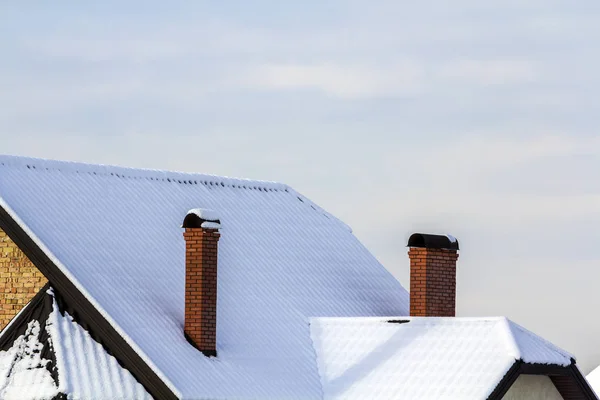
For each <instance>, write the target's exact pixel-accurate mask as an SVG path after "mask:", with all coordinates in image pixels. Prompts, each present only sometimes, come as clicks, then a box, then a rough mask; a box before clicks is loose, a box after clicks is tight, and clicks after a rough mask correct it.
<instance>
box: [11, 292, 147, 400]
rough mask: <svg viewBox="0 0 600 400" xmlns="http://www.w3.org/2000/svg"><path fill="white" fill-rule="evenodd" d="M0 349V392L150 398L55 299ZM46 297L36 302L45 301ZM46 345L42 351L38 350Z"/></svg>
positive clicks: (106, 399)
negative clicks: (18, 334)
mask: <svg viewBox="0 0 600 400" xmlns="http://www.w3.org/2000/svg"><path fill="white" fill-rule="evenodd" d="M48 296H51V297H52V299H51V302H50V303H49V304H51V310H42V311H41V312H39V313H36V316H37V317H38V318H40V319H41V320H37V319H32V320H31V321H29V322H27V328H26V329H25V331H24V334H23V335H21V336H19V337H18V338H16V339H15V340H14V342H13V344H12V346H11V347H10V348H9V349H7V350H6V351H0V371H1V372H2V373H0V398H2V399H19V400H24V399H51V398H54V397H55V396H57V395H58V394H63V395H66V396H67V397H68V398H69V399H82V400H95V399H97V400H113V399H124V400H125V399H140V400H144V399H148V400H149V399H151V396H150V395H149V394H148V393H147V392H146V390H145V389H144V388H143V386H142V385H140V384H139V383H138V382H137V381H136V379H135V378H134V377H133V376H132V375H131V373H130V372H129V371H127V370H126V369H124V368H122V367H121V366H120V365H119V363H118V362H117V360H116V359H115V358H114V357H113V356H111V355H110V354H108V353H107V352H106V350H105V349H104V348H103V347H102V345H101V344H100V343H98V342H96V341H95V340H94V339H93V338H92V337H91V335H90V333H89V332H88V331H86V330H85V329H83V328H82V327H81V326H80V325H79V324H78V323H77V322H76V321H74V320H73V318H72V317H71V316H70V315H69V314H68V312H66V311H64V310H60V309H59V307H58V304H57V302H56V301H55V298H54V294H53V290H52V289H49V290H48ZM46 304H47V303H46V302H39V303H38V306H39V307H42V308H43V307H45V306H46ZM44 348H47V349H48V351H42V350H43V349H44Z"/></svg>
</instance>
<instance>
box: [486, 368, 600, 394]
mask: <svg viewBox="0 0 600 400" xmlns="http://www.w3.org/2000/svg"><path fill="white" fill-rule="evenodd" d="M521 374H527V375H544V376H548V377H549V378H550V380H551V381H552V383H553V384H554V387H556V390H558V392H559V393H560V395H561V396H562V397H563V399H565V400H597V399H598V397H597V396H596V394H595V393H594V391H593V390H592V388H591V387H590V385H589V384H588V382H587V381H586V380H585V378H584V377H583V375H581V372H580V371H579V368H577V365H576V364H575V360H574V359H571V365H569V366H566V367H565V366H561V365H555V364H533V363H526V362H523V360H517V361H515V363H514V364H513V366H512V367H511V368H510V369H509V370H508V372H507V373H506V374H505V375H504V378H502V380H501V381H500V383H498V385H497V386H496V388H495V389H494V391H493V392H492V394H491V395H490V396H489V397H488V400H501V399H502V398H503V397H504V395H505V394H506V393H507V392H508V390H509V389H510V388H511V387H512V385H513V384H514V383H515V381H516V380H517V379H518V378H519V376H521Z"/></svg>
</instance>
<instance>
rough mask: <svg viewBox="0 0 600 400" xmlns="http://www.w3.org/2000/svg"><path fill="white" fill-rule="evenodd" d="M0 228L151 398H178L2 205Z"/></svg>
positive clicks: (0, 209) (0, 207) (0, 208)
mask: <svg viewBox="0 0 600 400" xmlns="http://www.w3.org/2000/svg"><path fill="white" fill-rule="evenodd" d="M0 229H2V230H3V231H4V232H5V233H6V234H7V235H8V236H9V237H10V238H11V240H12V241H13V242H15V244H16V245H17V246H18V247H19V249H20V250H21V251H22V252H23V253H24V254H25V255H26V256H27V258H29V260H30V261H31V262H32V263H33V264H34V265H35V266H36V268H37V269H38V270H39V271H40V272H41V273H42V274H44V276H45V277H46V278H47V279H48V281H50V284H51V285H52V286H53V287H54V288H56V289H57V290H58V291H59V292H60V293H61V295H62V297H63V298H64V299H65V302H67V303H68V304H69V305H70V306H71V307H72V308H73V309H74V310H75V311H77V313H78V315H79V318H81V319H82V320H83V321H84V322H85V323H86V324H87V325H88V326H89V327H90V328H91V329H92V330H93V331H94V332H95V333H96V335H97V336H98V338H99V339H100V340H101V342H102V343H103V344H104V345H105V346H106V348H107V349H108V350H109V351H110V352H111V353H112V355H113V356H114V357H115V358H116V359H117V360H118V361H119V363H120V364H121V365H122V366H123V367H124V368H126V369H127V370H129V372H131V374H132V375H133V376H134V377H135V378H136V379H137V381H138V382H140V384H141V385H142V386H144V388H145V389H146V391H147V392H148V393H149V394H150V395H151V396H152V397H154V398H156V399H177V398H178V397H177V396H176V395H175V393H173V391H172V390H171V389H170V388H169V387H168V386H167V385H166V384H165V383H164V382H163V381H162V379H160V378H159V376H158V375H157V374H156V373H155V372H154V371H153V370H152V368H150V367H149V366H148V364H146V362H145V361H144V360H143V359H142V358H141V357H140V356H139V354H137V352H136V351H135V350H134V349H133V348H132V347H131V346H130V345H129V344H128V343H127V342H126V341H125V339H123V337H122V336H121V335H120V334H119V333H118V332H117V331H116V330H115V328H114V327H113V326H112V325H111V324H110V323H109V322H108V321H107V320H106V318H104V316H102V314H101V313H100V312H99V311H98V310H97V309H96V307H94V305H93V304H92V303H91V302H90V301H89V300H88V299H87V298H86V297H85V296H84V295H83V293H81V291H79V289H77V287H76V286H75V285H74V284H73V282H71V281H70V280H69V279H68V278H67V277H66V276H65V274H64V273H63V272H62V271H61V270H60V269H59V268H58V266H57V265H56V264H54V262H53V261H52V260H51V259H50V257H48V255H47V254H46V253H44V251H43V250H42V249H40V247H39V246H38V245H37V244H36V243H35V242H34V241H33V239H32V238H31V237H29V235H28V234H27V233H26V232H25V231H24V230H23V228H22V227H21V226H20V225H19V224H18V223H17V222H16V221H15V220H14V219H13V218H12V216H11V215H10V214H9V213H8V212H7V211H6V210H5V209H4V207H2V206H0Z"/></svg>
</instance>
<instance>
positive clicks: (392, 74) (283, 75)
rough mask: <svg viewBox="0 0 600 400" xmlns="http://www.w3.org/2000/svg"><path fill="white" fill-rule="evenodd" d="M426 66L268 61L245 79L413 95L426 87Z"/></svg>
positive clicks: (334, 92) (254, 83)
mask: <svg viewBox="0 0 600 400" xmlns="http://www.w3.org/2000/svg"><path fill="white" fill-rule="evenodd" d="M424 77H425V75H424V71H423V68H422V67H421V66H420V65H419V64H418V63H415V62H410V61H407V62H401V63H396V64H394V65H393V66H389V67H383V68H382V67H380V66H378V67H373V66H367V65H352V64H351V65H343V64H335V63H322V64H313V65H310V64H268V65H262V66H259V67H255V68H251V69H250V71H249V73H248V74H247V75H246V76H245V77H244V78H242V79H244V80H245V81H246V83H247V84H248V86H250V87H253V88H257V89H276V90H303V89H310V90H316V91H319V92H322V93H325V94H327V95H329V96H333V97H340V98H344V99H356V98H369V97H378V96H384V97H385V96H398V95H413V94H416V93H419V92H420V91H422V90H423V88H424V84H425V82H424Z"/></svg>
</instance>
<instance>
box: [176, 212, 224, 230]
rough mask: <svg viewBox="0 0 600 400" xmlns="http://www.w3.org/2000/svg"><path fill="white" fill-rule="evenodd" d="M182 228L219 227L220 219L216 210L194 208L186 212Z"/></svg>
mask: <svg viewBox="0 0 600 400" xmlns="http://www.w3.org/2000/svg"><path fill="white" fill-rule="evenodd" d="M181 227H182V228H210V229H219V228H221V220H220V219H219V216H218V214H217V213H216V211H213V210H209V209H205V208H194V209H192V210H190V211H188V212H187V215H186V216H185V218H184V219H183V225H182V226H181Z"/></svg>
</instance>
